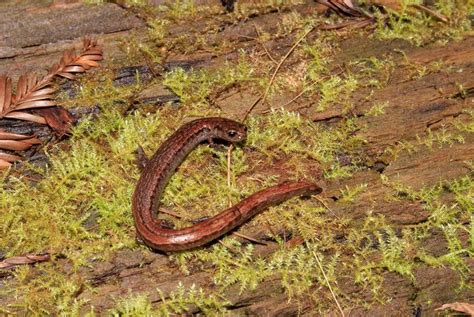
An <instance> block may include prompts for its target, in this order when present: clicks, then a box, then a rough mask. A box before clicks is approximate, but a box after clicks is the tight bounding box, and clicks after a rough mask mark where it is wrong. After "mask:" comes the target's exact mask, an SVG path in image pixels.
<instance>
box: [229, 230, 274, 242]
mask: <svg viewBox="0 0 474 317" xmlns="http://www.w3.org/2000/svg"><path fill="white" fill-rule="evenodd" d="M232 234H233V235H234V236H236V237H240V238H243V239H246V240H249V241H252V242H255V243H258V244H263V245H268V243H266V242H265V241H262V240H258V239H255V238H252V237H250V236H247V235H245V234H241V233H238V232H232Z"/></svg>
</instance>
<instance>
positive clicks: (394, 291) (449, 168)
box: [0, 0, 474, 316]
mask: <svg viewBox="0 0 474 317" xmlns="http://www.w3.org/2000/svg"><path fill="white" fill-rule="evenodd" d="M159 2H160V1H159V0H158V1H157V2H156V3H159ZM0 8H2V9H0V20H1V21H2V25H1V26H0V73H8V74H9V75H11V76H13V77H18V75H19V74H21V73H24V72H27V71H32V70H33V71H41V70H44V69H46V68H48V67H49V66H51V60H53V61H56V60H57V58H58V57H59V56H60V53H61V52H62V51H63V50H64V49H65V48H70V47H72V46H73V45H74V43H79V37H81V36H83V35H86V34H100V33H105V35H100V36H99V37H100V39H101V40H102V41H103V43H104V45H105V52H106V56H107V57H110V56H111V55H112V56H113V57H115V58H116V59H117V60H120V58H121V57H122V58H123V56H124V55H123V54H122V53H120V50H119V49H118V42H119V38H120V37H121V36H122V35H123V34H127V33H126V32H127V30H130V29H133V28H140V27H143V25H144V23H143V22H142V21H141V20H140V19H138V18H137V17H136V16H134V15H133V14H132V13H129V12H127V11H126V10H124V9H123V8H121V7H119V6H117V5H114V4H107V5H104V6H100V7H94V9H93V10H91V8H90V7H87V6H84V5H81V4H77V3H75V4H71V5H66V6H62V7H61V6H60V7H42V6H38V5H34V6H20V7H18V8H15V7H7V9H4V7H0ZM320 10H321V7H315V6H314V4H313V3H312V1H309V2H308V3H305V4H302V5H298V6H296V7H295V8H294V11H296V12H298V13H300V14H302V15H304V16H310V15H311V14H313V13H314V12H316V11H320ZM291 13H292V12H288V11H285V12H278V11H272V12H268V13H266V14H262V15H260V16H255V17H251V18H249V20H245V21H240V22H239V23H237V24H233V25H228V24H226V23H222V30H221V31H219V32H215V33H212V34H207V35H206V37H205V38H206V40H207V41H208V44H209V45H213V44H217V43H220V42H222V41H223V40H226V41H229V42H230V43H232V44H233V45H232V47H231V48H229V50H228V51H226V52H222V54H220V55H219V56H216V55H215V54H214V53H209V52H203V51H198V52H195V53H192V54H183V53H182V52H170V53H169V56H168V59H167V61H166V63H165V64H164V65H163V67H164V69H172V68H174V67H182V68H184V69H189V68H191V67H193V68H206V69H213V68H217V67H219V66H221V65H222V64H223V63H224V62H225V61H227V60H233V61H235V60H237V59H238V57H239V50H240V49H243V50H245V51H246V52H255V51H259V50H261V47H260V46H259V45H260V43H259V42H258V41H257V39H256V38H257V37H258V34H257V31H256V29H259V30H261V31H262V32H268V33H272V32H275V31H276V30H277V29H278V22H279V21H281V19H282V18H283V17H288V16H289V15H290V14H291ZM25 15H26V18H25ZM45 21H47V23H46V22H45ZM20 22H21V23H20ZM23 22H24V24H23ZM202 23H203V21H193V22H192V23H189V24H185V25H179V24H178V25H176V26H173V27H171V31H170V34H169V36H170V38H172V37H173V36H178V35H179V34H183V32H190V31H193V30H194V31H196V32H198V31H200V29H201V28H202ZM12 25H14V26H18V27H11V26H12ZM7 26H8V27H7ZM122 32H123V33H122ZM190 36H193V34H190ZM308 40H314V38H312V37H311V36H310V37H308ZM49 43H52V44H49ZM293 44H294V41H293V39H291V38H280V39H272V40H270V41H269V42H268V43H266V44H265V45H266V46H267V49H269V50H270V51H272V52H274V53H275V55H276V56H282V55H284V53H285V52H286V51H287V50H288V49H289V48H290V47H291V46H292V45H293ZM339 45H340V50H339V54H338V56H336V57H335V58H334V60H335V62H334V65H332V66H333V69H334V70H335V71H334V72H336V71H337V69H338V67H339V66H342V65H344V64H345V63H346V62H348V61H351V60H353V59H354V58H360V59H362V58H368V57H371V56H376V57H379V58H382V57H384V56H388V55H389V56H391V57H392V58H393V59H394V60H395V61H397V63H400V64H403V63H402V62H401V59H402V57H401V56H400V54H399V53H396V52H395V53H394V50H403V51H404V52H405V53H406V56H407V59H408V60H409V61H410V62H411V63H416V64H420V65H425V64H428V63H431V62H434V61H438V60H441V61H443V62H444V63H445V64H446V65H449V66H451V67H452V68H453V71H450V72H445V71H436V72H433V73H430V74H428V75H427V76H424V77H422V78H406V71H405V69H403V68H402V67H400V68H397V69H395V70H394V71H393V73H392V74H391V76H390V78H389V80H388V82H387V83H386V85H385V87H383V88H381V89H377V90H375V92H374V95H373V96H372V98H371V99H370V102H369V101H366V98H365V97H366V96H367V94H368V93H369V92H370V90H369V89H360V90H358V91H356V92H355V93H354V95H353V96H352V98H351V102H352V103H353V105H354V108H353V109H351V110H350V112H349V113H347V112H344V109H343V108H342V107H338V106H337V105H336V106H335V107H331V108H330V109H327V110H325V111H322V112H317V111H315V107H314V106H315V100H312V99H311V98H305V97H304V96H303V97H301V98H299V99H298V100H297V101H295V102H294V103H292V104H290V105H288V106H287V108H288V109H299V108H301V107H305V108H304V109H301V110H300V112H301V113H302V114H303V115H304V116H306V117H308V118H310V119H312V120H314V121H324V122H326V123H327V124H328V125H331V124H333V122H337V121H338V120H340V119H341V118H342V117H343V116H344V115H348V114H349V115H353V116H357V117H358V120H359V124H360V125H361V126H365V128H364V129H362V130H361V131H359V132H358V133H359V135H360V136H361V137H363V138H364V139H366V140H367V144H365V145H364V147H363V152H364V153H363V154H365V155H367V157H368V158H369V159H368V161H370V160H372V161H373V162H371V163H370V164H367V166H361V170H360V171H359V172H357V173H356V174H355V175H353V176H352V177H350V178H345V179H339V180H335V181H327V182H325V183H324V189H325V190H324V198H325V200H326V201H327V202H328V203H327V204H328V207H329V208H330V209H331V211H332V212H334V214H335V215H336V216H340V217H347V218H349V219H350V220H351V222H353V223H358V222H361V221H362V220H363V219H364V217H365V216H366V215H367V213H368V212H369V211H370V212H371V213H372V214H375V215H383V216H384V218H385V219H386V221H387V222H389V223H391V224H392V225H394V227H395V228H396V229H397V230H398V231H397V234H398V235H399V234H401V233H400V231H401V229H403V228H404V226H409V225H414V224H418V223H423V222H425V221H426V220H427V219H428V217H429V216H430V214H429V212H427V211H426V209H425V208H424V205H423V202H421V201H408V200H399V201H388V200H387V199H386V197H387V195H389V194H391V193H392V192H391V191H392V190H391V189H389V188H387V186H385V185H384V184H383V182H382V179H381V176H388V177H389V178H390V180H391V181H397V182H400V183H401V184H403V185H406V186H410V187H412V188H414V189H420V188H421V187H423V186H433V185H436V184H438V183H439V182H440V181H445V180H451V179H454V178H458V177H460V176H463V175H465V174H466V173H468V172H469V169H467V167H466V165H465V163H464V162H465V161H469V160H472V158H473V157H474V146H473V144H474V138H473V137H472V134H471V135H469V136H468V135H464V138H465V140H464V143H454V144H453V145H443V146H442V147H438V146H437V145H436V146H434V147H433V149H428V148H427V147H426V146H419V147H417V151H415V152H413V153H409V152H407V151H404V152H401V153H400V154H399V155H398V156H396V157H394V158H387V157H386V155H385V154H384V152H385V151H386V149H387V148H389V147H396V146H397V145H399V143H400V142H416V140H417V136H420V137H426V136H427V134H428V133H429V131H432V132H436V131H439V130H440V128H441V126H442V125H443V124H446V126H447V127H446V129H447V130H448V132H452V133H454V132H455V130H454V129H453V128H452V126H450V122H452V120H453V119H463V116H464V114H463V113H462V112H463V110H466V109H472V107H473V102H474V98H473V96H466V97H465V98H464V99H463V98H461V96H459V87H458V84H459V83H462V84H463V85H464V87H473V86H474V64H473V63H472V61H473V60H474V37H468V38H465V39H463V40H462V41H459V42H450V43H448V44H446V45H445V46H441V47H438V46H433V47H422V48H415V47H413V46H412V45H410V44H408V43H407V42H405V41H401V40H397V41H392V42H390V43H388V44H387V43H386V42H381V41H377V40H368V39H367V38H365V37H364V38H350V37H348V38H346V39H341V42H340V43H339ZM289 63H291V61H289ZM290 65H291V64H290ZM286 67H290V66H288V65H286ZM137 73H138V74H139V75H140V78H141V80H145V81H148V80H151V79H152V78H153V76H154V74H153V72H152V71H150V69H149V68H148V66H144V65H140V66H130V67H126V68H120V69H119V70H118V71H116V79H115V82H114V84H117V85H123V84H125V85H126V84H134V83H135V79H136V77H135V76H136V74H137ZM63 88H64V89H66V90H68V89H70V90H68V92H70V93H71V94H73V91H74V88H73V87H72V85H68V84H66V86H65V87H63ZM295 96H296V94H295V95H292V96H283V97H277V98H275V99H274V100H271V102H269V103H268V104H265V105H260V106H259V107H257V108H256V112H261V111H266V110H268V108H269V104H271V105H281V104H285V103H286V102H288V101H289V100H291V99H292V98H293V97H295ZM255 98H257V96H256V95H254V93H253V92H252V91H248V90H245V89H240V87H237V88H235V87H230V88H229V89H228V90H226V91H223V92H221V93H220V94H218V95H217V96H215V99H216V100H215V103H216V105H218V106H219V107H220V108H221V109H222V111H223V114H224V115H226V116H231V117H242V116H243V114H244V113H245V111H246V110H247V106H249V105H250V104H251V103H252V102H253V101H254V99H255ZM386 100H389V105H388V106H387V107H386V109H385V113H384V114H382V115H379V116H367V115H366V113H367V111H368V110H369V109H370V108H371V107H372V106H373V104H374V103H376V102H379V101H380V102H383V101H386ZM167 101H171V102H178V101H179V99H178V98H177V97H176V96H175V95H174V94H172V93H171V92H170V91H169V90H167V89H165V88H164V87H163V86H162V85H161V84H156V85H152V86H150V87H149V88H148V89H146V90H144V91H142V92H141V94H140V95H139V96H138V99H137V100H136V102H137V103H158V104H159V103H163V102H167ZM81 111H82V110H78V109H72V111H71V112H72V113H73V114H74V115H75V116H76V117H80V116H81V115H82V114H81ZM92 111H98V110H97V109H96V108H95V109H93V110H92ZM0 126H2V127H7V128H8V129H9V130H10V129H11V130H12V131H15V132H17V133H23V134H32V133H35V134H36V135H37V136H38V137H39V138H40V139H47V138H48V137H49V136H50V135H51V134H50V131H49V128H47V127H44V126H38V125H36V126H35V125H32V124H31V123H25V122H18V121H13V120H7V119H3V120H0ZM347 159H348V160H350V159H351V158H350V157H349V158H347ZM284 163H285V162H284V161H282V162H275V164H274V166H273V167H270V168H268V169H271V168H275V169H280V170H282V171H281V173H280V174H281V177H282V178H285V168H284ZM264 168H265V169H267V167H264ZM312 173H314V175H313V174H312V175H311V176H314V177H317V176H318V175H317V174H318V173H319V172H318V171H317V170H316V168H315V169H314V170H313V171H312ZM359 184H367V188H366V190H364V192H362V193H361V194H360V196H359V197H358V199H357V201H355V202H354V203H351V204H346V203H343V202H341V201H340V198H341V191H340V189H341V188H344V187H345V186H349V187H354V186H357V185H359ZM332 216H333V214H332V213H328V217H332ZM245 233H246V234H248V235H251V236H252V237H255V238H258V239H266V238H268V232H266V230H265V228H252V227H251V226H249V227H248V228H246V231H245ZM345 234H346V233H345V232H341V233H340V235H338V236H337V237H336V238H335V239H337V241H336V242H337V243H340V244H347V243H348V242H347V237H346V235H345ZM461 238H462V243H464V244H466V243H467V241H468V239H469V237H468V236H467V233H466V234H465V235H464V236H462V237H461ZM247 243H248V242H247ZM297 244H298V241H296V243H295V245H297ZM367 244H369V245H370V246H371V247H373V248H377V247H378V246H377V243H375V242H373V241H367ZM424 247H425V249H426V250H427V251H428V252H430V253H431V254H433V255H441V254H444V253H445V252H446V250H447V248H448V246H447V243H446V241H445V240H444V239H443V236H442V234H441V233H434V234H433V236H432V237H431V238H430V239H428V240H427V241H426V244H425V245H424ZM276 249H277V244H276V243H274V242H272V241H269V243H268V245H267V246H261V245H256V246H255V252H254V256H256V257H261V258H265V257H268V256H269V255H271V254H272V253H273V252H275V251H276ZM0 252H1V250H0ZM0 257H1V255H0ZM56 261H58V262H57V263H58V267H60V268H61V269H62V270H63V272H64V274H66V275H67V276H70V277H71V278H73V277H75V276H79V277H80V278H81V279H82V280H83V281H85V282H84V283H85V284H88V285H91V286H92V288H91V289H89V288H86V287H85V288H83V289H82V290H81V291H80V292H79V293H78V294H77V298H78V299H79V300H81V299H84V300H87V301H88V305H92V306H94V309H95V310H96V312H98V313H99V314H100V313H104V312H105V311H107V310H108V309H110V308H111V307H113V305H114V298H120V297H124V296H127V295H129V294H130V293H132V294H141V293H148V294H149V298H150V300H151V302H152V303H153V304H158V303H160V301H161V298H160V296H159V294H158V293H157V292H156V289H157V288H158V289H160V290H161V291H162V292H163V294H164V296H168V295H169V294H170V293H171V292H172V291H175V290H176V286H177V282H178V281H179V282H181V283H182V285H183V286H184V287H190V286H191V285H193V284H195V285H196V286H197V287H202V288H203V289H205V290H209V291H214V290H215V287H216V286H215V285H214V284H213V282H212V275H213V272H212V268H200V267H197V268H192V272H191V273H190V274H189V275H185V274H184V273H183V272H181V271H179V270H178V269H177V268H176V267H175V265H174V264H173V263H172V262H170V260H169V258H168V257H167V256H165V255H161V254H156V253H153V252H151V251H149V250H134V251H132V250H121V251H119V252H116V254H115V255H114V256H113V257H112V259H110V260H108V261H105V262H91V263H90V267H83V268H80V269H79V271H78V272H75V271H74V270H73V269H72V268H71V267H70V263H69V262H68V261H67V260H66V259H58V260H56ZM467 262H468V263H469V266H470V268H471V270H472V269H474V261H472V260H469V259H468V260H467ZM316 269H317V268H315V270H316ZM414 275H415V281H414V282H413V281H411V280H410V279H408V278H404V277H401V276H400V275H398V274H395V273H389V272H386V273H384V274H383V277H384V278H385V281H384V284H383V290H384V292H385V294H386V295H387V296H389V297H390V298H391V300H390V301H387V303H385V304H380V303H373V305H372V307H371V308H370V314H371V315H373V316H387V315H388V316H396V315H405V316H408V315H410V314H413V313H414V312H416V311H419V312H421V314H422V315H425V314H426V315H433V314H434V308H436V307H439V306H441V304H444V303H447V302H453V301H456V300H459V301H469V300H471V301H472V300H473V299H474V294H473V291H472V290H469V289H467V290H466V289H464V290H462V291H460V292H458V291H457V290H456V287H457V285H458V284H459V276H458V274H457V273H456V272H453V271H452V270H450V269H448V268H443V267H428V266H420V267H419V268H416V269H415V271H414ZM337 283H338V287H339V289H340V290H341V291H342V292H343V294H347V295H354V294H357V296H359V298H360V299H361V300H364V299H365V300H368V301H370V299H371V298H372V295H371V293H370V291H369V290H364V289H363V288H361V287H360V286H357V285H354V282H353V279H349V278H347V277H345V276H342V277H340V278H339V279H338V281H337ZM3 284H4V281H3V280H2V279H1V278H0V287H2V286H3ZM314 290H317V291H318V293H317V294H318V295H319V294H322V295H323V296H322V299H321V300H324V301H326V302H332V297H331V295H330V293H329V291H328V290H327V289H326V288H325V287H324V286H323V285H315V286H314ZM223 296H224V297H225V298H226V299H228V300H229V301H230V302H231V304H229V306H228V307H227V308H228V309H229V310H230V311H231V313H233V314H235V315H272V316H276V315H278V316H280V315H281V316H294V315H304V316H312V315H314V311H313V310H312V308H313V307H312V306H311V305H312V303H314V302H311V301H305V300H304V299H298V300H294V301H288V296H287V294H285V293H284V290H283V288H282V287H281V277H278V276H276V277H273V278H271V279H266V280H264V281H263V282H262V283H261V284H260V285H259V286H258V287H257V289H256V290H253V291H245V292H242V293H240V292H239V286H238V285H235V286H232V287H230V288H229V289H227V290H226V292H225V294H223ZM342 298H343V297H342ZM342 300H344V299H342ZM12 302H14V299H13V298H0V306H2V305H6V304H9V303H12ZM349 306H350V305H349ZM333 308H334V309H333V312H332V313H333V315H336V314H337V308H336V306H335V305H334V307H333ZM88 310H89V307H83V313H85V312H87V311H88ZM189 313H190V314H192V313H195V314H198V313H199V310H198V309H197V308H195V307H191V308H190V311H189ZM328 313H330V312H328ZM346 313H347V315H349V314H350V315H353V316H364V315H367V314H368V312H367V310H366V309H365V308H363V307H358V306H356V307H355V308H354V309H352V310H351V311H348V312H346Z"/></svg>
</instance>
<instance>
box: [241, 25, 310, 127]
mask: <svg viewBox="0 0 474 317" xmlns="http://www.w3.org/2000/svg"><path fill="white" fill-rule="evenodd" d="M313 29H314V27H311V28H310V29H309V30H308V31H306V32H305V33H304V34H303V35H302V36H301V37H300V38H299V39H298V41H296V43H295V44H293V46H292V47H291V48H290V49H289V50H288V52H287V53H286V55H285V56H283V58H282V59H281V60H280V62H279V63H278V65H277V67H276V68H275V71H274V72H273V74H272V77H271V78H270V82H269V83H268V85H267V89H266V90H265V93H264V94H263V96H262V97H261V98H259V99H257V100H256V101H255V102H254V103H253V105H252V106H251V107H250V108H249V109H248V110H247V112H246V113H245V116H244V119H243V120H242V121H245V119H247V116H248V115H249V113H250V112H251V111H252V110H253V109H254V108H255V106H256V105H257V104H258V103H259V101H262V103H264V102H265V99H266V98H267V95H268V93H269V92H270V88H271V87H272V85H273V82H274V81H275V77H276V75H277V74H278V71H279V70H280V68H281V66H282V65H283V63H284V62H285V61H286V59H287V58H288V57H289V56H290V55H291V53H293V51H294V50H295V49H296V47H297V46H298V45H299V44H300V43H301V42H302V41H303V40H304V39H305V38H306V36H308V34H309V33H310V32H311V31H313Z"/></svg>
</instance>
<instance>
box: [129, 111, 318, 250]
mask: <svg viewBox="0 0 474 317" xmlns="http://www.w3.org/2000/svg"><path fill="white" fill-rule="evenodd" d="M246 134H247V128H246V127H245V126H244V125H243V124H240V123H238V122H235V121H232V120H229V119H224V118H204V119H198V120H194V121H191V122H189V123H187V124H185V125H183V126H182V127H181V128H179V129H178V130H177V131H176V132H175V133H174V134H173V135H172V136H171V137H170V138H169V139H168V140H166V141H165V143H163V144H162V145H161V146H160V148H159V149H158V150H157V151H156V153H155V154H154V155H153V157H152V158H151V159H150V160H149V161H148V163H147V164H146V167H145V169H144V170H143V173H142V175H141V177H140V179H139V180H138V183H137V186H136V188H135V192H134V194H133V200H132V211H133V217H134V219H135V227H136V229H137V235H138V237H139V238H140V239H141V240H142V241H143V243H145V244H146V245H147V246H149V247H151V248H152V249H155V250H160V251H178V250H186V249H191V248H195V247H198V246H202V245H204V244H206V243H208V242H210V241H212V240H214V239H216V238H218V237H220V236H222V235H223V234H225V233H227V232H229V231H230V230H232V229H234V228H235V227H237V226H239V225H241V224H242V223H244V222H245V221H247V220H248V219H249V218H251V217H253V216H254V215H256V214H257V213H259V212H260V211H262V210H263V209H265V208H266V207H268V206H269V205H275V204H278V203H280V202H282V201H284V200H287V199H289V198H291V197H294V196H300V195H313V194H318V193H320V192H321V188H320V187H319V186H317V185H315V184H313V183H309V182H287V183H282V184H279V185H276V186H273V187H270V188H267V189H264V190H262V191H259V192H257V193H255V194H253V195H251V196H249V197H247V198H245V199H244V200H242V201H241V202H239V203H238V204H236V205H234V206H232V207H230V208H228V209H226V210H224V211H223V212H221V213H220V214H218V215H216V216H214V217H212V218H209V219H207V220H205V221H203V222H200V223H198V224H196V225H193V226H191V227H187V228H184V229H177V230H175V229H167V228H163V227H162V226H161V221H160V220H159V219H157V218H156V213H157V210H158V205H159V201H160V197H161V195H162V193H163V190H164V188H165V186H166V184H167V183H168V180H169V178H170V177H171V175H173V173H174V172H175V170H176V168H177V167H178V166H179V165H180V164H181V163H182V161H183V160H184V159H185V158H186V156H187V155H188V154H189V152H191V150H193V149H194V148H195V147H196V146H197V145H198V144H199V143H201V142H203V141H206V140H208V141H209V142H212V140H213V139H221V140H224V141H228V142H232V143H237V142H240V141H243V140H244V139H245V137H246Z"/></svg>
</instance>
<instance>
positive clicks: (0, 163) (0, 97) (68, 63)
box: [0, 38, 102, 169]
mask: <svg viewBox="0 0 474 317" xmlns="http://www.w3.org/2000/svg"><path fill="white" fill-rule="evenodd" d="M101 60H102V49H101V48H100V47H98V45H97V42H96V41H95V40H92V39H90V38H85V39H84V41H83V49H82V52H81V53H80V54H79V55H76V53H75V52H74V50H73V49H70V50H67V51H65V52H64V53H63V56H62V58H61V60H60V61H59V63H58V64H55V65H53V67H51V69H50V70H49V72H48V73H47V74H46V75H45V76H44V77H43V78H39V77H38V76H37V75H36V74H25V75H22V76H20V78H19V79H18V83H17V85H16V94H14V93H13V85H12V80H11V79H10V78H9V77H7V76H5V75H2V76H0V119H1V118H9V119H18V120H26V121H31V122H35V123H39V124H48V125H49V126H50V127H51V128H52V129H53V130H55V131H59V132H60V133H61V134H63V133H64V132H65V131H67V130H68V128H69V125H70V122H66V123H62V124H53V123H54V120H53V121H51V120H50V119H48V118H49V117H48V116H50V114H47V113H46V112H45V111H46V110H42V114H43V116H42V115H39V114H38V113H37V114H33V113H29V112H26V111H25V110H34V109H44V108H47V107H52V106H56V105H57V104H56V102H55V101H54V100H53V97H54V93H55V92H56V88H54V87H53V86H52V82H53V79H54V77H56V76H60V77H64V78H67V79H71V80H72V79H75V76H76V74H77V73H83V72H86V71H87V70H89V69H90V68H92V67H98V66H99V63H98V61H101ZM58 115H60V113H59V114H58ZM71 121H72V120H71ZM39 143H41V142H40V140H38V139H37V138H35V137H34V136H29V135H19V134H15V133H10V132H6V131H3V130H1V129H0V149H5V150H11V151H23V150H26V149H29V148H30V147H31V146H32V145H33V144H39ZM19 159H21V158H20V157H19V156H17V155H12V154H8V153H4V152H0V169H2V168H8V167H9V166H11V163H12V162H14V161H17V160H19Z"/></svg>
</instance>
